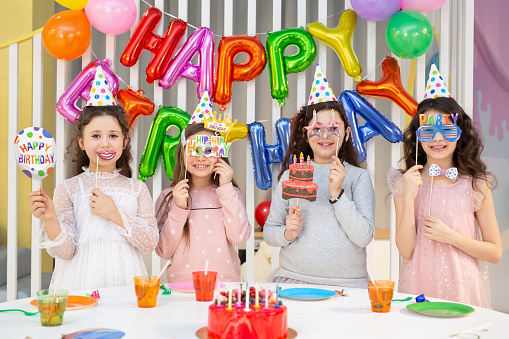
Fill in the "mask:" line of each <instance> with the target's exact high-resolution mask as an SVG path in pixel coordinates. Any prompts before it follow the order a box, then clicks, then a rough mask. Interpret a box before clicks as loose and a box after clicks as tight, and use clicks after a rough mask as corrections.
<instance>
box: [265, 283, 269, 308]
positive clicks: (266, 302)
mask: <svg viewBox="0 0 509 339" xmlns="http://www.w3.org/2000/svg"><path fill="white" fill-rule="evenodd" d="M265 309H266V310H268V309H269V285H268V284H267V285H265Z"/></svg>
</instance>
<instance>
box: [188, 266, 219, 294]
mask: <svg viewBox="0 0 509 339" xmlns="http://www.w3.org/2000/svg"><path fill="white" fill-rule="evenodd" d="M216 279H217V272H213V271H208V272H205V271H198V272H193V285H194V292H195V295H196V301H212V300H213V299H214V290H215V288H216Z"/></svg>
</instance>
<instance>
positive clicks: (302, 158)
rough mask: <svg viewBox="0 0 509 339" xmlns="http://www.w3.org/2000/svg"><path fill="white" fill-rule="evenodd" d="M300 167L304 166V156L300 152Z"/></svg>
mask: <svg viewBox="0 0 509 339" xmlns="http://www.w3.org/2000/svg"><path fill="white" fill-rule="evenodd" d="M299 160H300V165H301V166H302V165H303V164H304V154H302V152H300V158H299Z"/></svg>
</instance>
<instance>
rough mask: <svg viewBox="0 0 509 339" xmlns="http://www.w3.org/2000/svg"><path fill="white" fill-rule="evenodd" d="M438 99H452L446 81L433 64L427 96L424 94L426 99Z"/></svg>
mask: <svg viewBox="0 0 509 339" xmlns="http://www.w3.org/2000/svg"><path fill="white" fill-rule="evenodd" d="M438 97H445V98H451V93H449V90H448V89H447V86H446V85H445V82H444V79H443V78H442V76H441V75H440V72H439V71H438V69H437V66H436V65H435V64H434V63H433V64H431V67H430V70H429V76H428V83H427V84H426V94H424V99H429V98H431V99H435V98H438Z"/></svg>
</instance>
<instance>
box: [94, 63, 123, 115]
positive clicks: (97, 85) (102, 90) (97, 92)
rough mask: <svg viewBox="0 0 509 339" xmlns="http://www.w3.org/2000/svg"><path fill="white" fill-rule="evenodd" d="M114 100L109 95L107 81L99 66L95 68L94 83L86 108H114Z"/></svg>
mask: <svg viewBox="0 0 509 339" xmlns="http://www.w3.org/2000/svg"><path fill="white" fill-rule="evenodd" d="M116 105H117V104H116V103H115V99H114V98H113V94H112V93H111V90H110V87H109V84H108V80H106V77H105V76H104V72H103V69H102V67H101V65H99V66H97V70H96V72H95V77H94V82H93V83H92V88H91V89H90V99H88V101H87V106H116Z"/></svg>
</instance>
